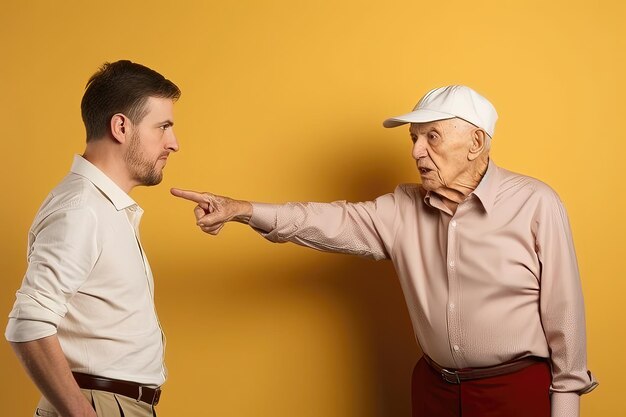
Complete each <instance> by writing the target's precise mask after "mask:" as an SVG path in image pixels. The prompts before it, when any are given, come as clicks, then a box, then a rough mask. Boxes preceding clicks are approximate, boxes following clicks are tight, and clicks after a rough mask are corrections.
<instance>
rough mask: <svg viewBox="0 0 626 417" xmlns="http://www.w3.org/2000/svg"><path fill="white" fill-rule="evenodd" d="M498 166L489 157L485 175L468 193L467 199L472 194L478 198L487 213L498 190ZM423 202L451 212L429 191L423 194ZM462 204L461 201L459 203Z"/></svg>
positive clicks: (449, 212)
mask: <svg viewBox="0 0 626 417" xmlns="http://www.w3.org/2000/svg"><path fill="white" fill-rule="evenodd" d="M497 177H498V167H497V166H496V164H495V163H494V162H493V160H492V159H491V158H489V165H488V166H487V171H486V172H485V175H483V177H482V179H481V180H480V183H478V187H476V189H475V190H474V191H472V192H471V193H470V195H469V196H468V199H470V198H472V194H473V195H474V196H476V198H478V201H480V202H481V204H482V205H483V208H484V209H485V211H486V212H487V214H489V213H490V212H491V210H492V209H493V205H494V202H495V199H496V194H497V192H498V179H497ZM424 203H426V204H427V205H428V206H430V207H433V208H436V209H439V210H443V211H445V212H446V213H448V214H452V212H451V211H450V210H449V209H448V208H447V207H446V206H445V205H444V204H443V202H442V201H441V198H440V197H439V196H438V195H437V194H435V193H431V192H430V191H427V192H426V195H425V196H424ZM461 204H462V203H461Z"/></svg>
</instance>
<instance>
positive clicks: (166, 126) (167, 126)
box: [161, 124, 171, 130]
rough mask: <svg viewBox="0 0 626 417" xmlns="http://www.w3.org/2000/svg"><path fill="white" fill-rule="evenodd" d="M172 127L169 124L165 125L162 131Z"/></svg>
mask: <svg viewBox="0 0 626 417" xmlns="http://www.w3.org/2000/svg"><path fill="white" fill-rule="evenodd" d="M170 126H171V125H169V124H167V125H163V126H161V130H167V129H169V127H170Z"/></svg>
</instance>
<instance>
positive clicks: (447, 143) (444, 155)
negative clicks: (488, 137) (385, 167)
mask: <svg viewBox="0 0 626 417" xmlns="http://www.w3.org/2000/svg"><path fill="white" fill-rule="evenodd" d="M475 129H476V127H475V126H474V125H472V124H471V123H468V122H466V121H464V120H461V119H458V118H454V119H447V120H439V121H435V122H428V123H411V127H410V130H409V132H410V134H411V140H412V141H413V158H415V161H416V162H417V169H418V171H419V174H420V177H421V179H422V187H423V188H424V189H425V190H426V191H432V192H436V193H438V194H442V193H445V191H446V190H451V189H456V188H457V187H455V186H458V184H459V182H461V183H462V182H463V181H462V176H463V175H464V174H467V172H468V170H469V169H470V165H471V161H470V160H469V159H468V154H469V150H470V147H471V146H472V132H473V131H474V130H475Z"/></svg>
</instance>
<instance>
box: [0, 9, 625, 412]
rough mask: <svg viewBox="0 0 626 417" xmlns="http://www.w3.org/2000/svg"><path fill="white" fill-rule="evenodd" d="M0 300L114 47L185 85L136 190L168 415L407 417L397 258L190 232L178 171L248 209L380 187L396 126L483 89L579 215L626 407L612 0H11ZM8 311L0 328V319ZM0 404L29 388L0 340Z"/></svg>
mask: <svg viewBox="0 0 626 417" xmlns="http://www.w3.org/2000/svg"><path fill="white" fill-rule="evenodd" d="M2 3H3V4H2V12H1V13H0V82H1V85H2V89H1V90H2V93H1V94H0V115H1V117H2V125H1V132H2V143H3V144H4V146H3V156H2V163H1V164H0V169H1V171H0V174H1V175H0V178H1V181H2V183H1V186H0V190H1V192H2V204H0V221H1V222H2V223H1V230H2V232H3V236H2V239H0V245H1V249H2V251H1V253H2V255H1V257H0V259H1V265H0V266H1V268H0V270H1V271H2V277H1V280H2V281H1V284H0V288H1V290H0V313H1V315H2V317H6V314H8V312H9V311H10V309H11V306H12V304H13V300H14V292H15V290H16V289H17V288H18V287H19V285H20V282H21V279H22V274H23V271H24V269H25V266H26V260H25V248H26V236H27V231H28V228H29V225H30V223H31V221H32V218H33V215H34V214H35V212H36V210H37V208H38V207H39V204H40V203H41V201H42V200H43V198H44V197H45V195H46V194H47V193H48V191H49V190H50V189H51V188H52V187H53V186H54V185H55V184H56V183H57V182H58V181H59V180H60V179H61V178H62V177H63V176H64V175H65V173H66V172H67V171H68V169H69V166H70V164H71V160H72V154H73V153H80V152H82V150H83V146H84V131H83V126H82V122H81V119H80V110H79V103H80V98H81V96H82V92H83V87H84V84H85V82H86V81H87V79H88V78H89V76H90V75H91V74H92V73H93V72H94V71H95V70H96V69H97V67H98V66H99V65H100V64H101V63H102V62H104V61H107V60H109V61H110V60H117V59H124V58H128V59H131V60H134V61H137V62H140V63H143V64H145V65H148V66H150V67H153V68H155V69H156V70H158V71H159V72H161V73H163V74H164V75H166V76H167V77H168V78H170V79H171V80H173V81H174V82H176V83H177V84H178V85H179V86H180V87H181V89H182V91H183V95H182V99H181V100H180V102H179V103H178V104H177V106H176V132H177V134H178V137H179V139H180V144H181V151H180V153H179V154H177V155H174V156H173V157H172V158H170V161H169V162H168V166H167V168H166V175H165V180H164V182H163V184H161V185H160V186H158V187H154V188H150V189H138V190H136V191H134V192H133V197H134V198H135V199H136V200H137V201H138V202H139V203H140V204H141V205H142V207H143V208H144V209H145V210H146V215H145V217H144V220H143V223H142V240H143V242H144V245H145V247H146V250H147V252H148V255H149V257H150V260H151V263H152V267H153V270H154V273H155V278H156V281H157V304H158V310H159V314H160V318H161V322H162V324H163V326H164V328H165V330H166V333H167V336H168V345H167V364H168V366H169V369H170V378H169V380H168V382H167V384H166V386H165V390H164V395H163V400H162V403H161V404H160V405H159V407H158V408H159V415H160V416H191V415H194V416H195V415H197V416H220V417H230V416H271V417H281V416H284V417H293V416H300V417H305V416H315V417H319V416H324V417H335V416H337V417H339V416H341V417H349V416H354V417H368V416H409V415H410V397H409V377H410V372H411V368H412V366H413V364H414V362H415V360H416V359H417V357H418V355H419V351H418V348H417V346H416V344H415V342H414V340H413V334H412V330H411V325H410V322H409V319H408V314H407V310H406V307H405V305H404V300H403V297H402V294H401V291H400V288H399V285H398V283H397V281H396V279H395V276H394V272H393V268H392V266H391V264H390V263H388V262H379V263H376V262H373V261H368V260H363V259H357V258H351V257H348V256H341V255H330V254H321V253H318V252H314V251H310V250H306V249H302V248H299V247H295V246H292V245H272V244H269V243H266V242H265V241H264V240H263V239H262V238H260V237H259V236H257V235H255V233H253V232H252V231H250V230H248V229H247V228H246V227H243V226H241V225H229V226H227V227H226V228H225V229H224V230H223V232H222V234H221V235H220V236H218V237H217V238H214V237H210V236H208V235H204V234H202V233H201V232H199V231H198V230H196V228H195V227H194V221H193V215H192V206H191V204H186V203H185V202H182V201H178V200H175V199H173V198H171V197H170V196H169V194H168V189H169V187H171V186H179V187H186V188H192V189H201V190H207V191H213V192H216V193H221V194H226V195H231V196H234V197H240V198H247V199H253V200H258V201H272V202H282V201H288V200H318V201H329V200H335V199H348V200H367V199H371V198H373V197H376V196H377V195H380V194H382V193H385V192H388V191H392V190H393V188H394V186H395V185H396V184H397V183H401V182H412V181H415V180H416V179H417V175H416V172H415V167H414V163H413V161H412V159H411V157H410V141H409V138H408V135H407V132H406V129H405V128H399V129H392V130H386V129H383V128H382V127H381V122H382V120H383V119H384V118H386V117H388V116H392V115H397V114H401V113H404V112H406V111H408V110H410V109H411V108H412V106H413V105H414V104H415V102H416V101H417V99H418V98H419V97H420V96H421V95H422V94H423V93H425V92H426V91H427V90H429V89H431V88H433V87H438V86H441V85H446V84H451V83H463V84H467V85H470V86H472V87H473V88H475V89H476V90H478V91H479V92H481V93H482V94H484V95H485V96H486V97H488V98H489V99H490V100H491V101H492V102H493V103H494V104H495V106H496V108H497V109H498V112H499V114H500V120H499V123H498V125H497V129H496V135H495V139H494V145H493V152H492V154H493V158H494V160H495V161H496V162H497V163H498V164H499V165H501V166H503V167H506V168H509V169H512V170H515V171H518V172H523V173H526V174H529V175H532V176H535V177H538V178H540V179H542V180H544V181H546V182H547V183H548V184H550V185H551V186H553V187H554V188H555V189H556V190H557V191H558V192H559V194H560V195H561V197H562V199H563V200H564V202H565V204H566V206H567V208H568V210H569V214H570V218H571V224H572V228H573V232H574V238H575V243H576V247H577V252H578V257H579V263H580V269H581V273H582V280H583V287H584V293H585V297H586V307H587V327H588V337H589V342H588V346H589V366H590V369H592V371H593V372H594V373H595V374H596V375H597V377H598V378H599V380H600V382H601V385H600V387H599V388H598V389H597V390H596V391H595V392H594V393H592V394H590V395H588V396H585V397H584V398H583V403H582V410H583V413H582V414H583V416H585V417H605V416H618V415H625V414H624V410H625V407H624V401H623V388H624V369H626V361H625V359H624V354H623V352H624V343H625V342H626V338H625V336H624V327H625V326H624V325H625V323H624V321H625V320H624V317H625V315H624V310H623V307H624V292H625V291H626V284H625V283H624V279H623V278H624V274H623V272H620V271H623V269H624V268H623V262H624V258H625V256H626V253H625V251H624V235H625V234H626V228H625V226H624V224H625V222H624V221H623V216H624V213H625V212H626V207H625V201H626V200H625V198H624V192H623V190H622V188H623V182H624V175H623V174H624V162H626V161H625V158H624V155H625V154H626V146H625V145H624V141H625V139H626V138H625V137H624V133H623V132H624V127H623V120H624V111H625V110H626V108H625V105H624V97H626V83H625V81H624V74H625V73H626V65H625V58H624V55H625V52H626V45H625V39H626V38H625V36H626V29H625V26H626V25H625V24H624V22H625V21H626V6H625V4H626V3H624V2H623V1H619V0H614V1H602V0H599V1H593V2H592V1H575V0H574V1H572V0H570V1H563V0H558V1H544V0H542V1H525V2H517V1H510V0H476V1H471V2H470V1H457V0H448V1H429V2H425V1H416V0H410V1H396V0H387V1H364V0H346V1H339V0H335V1H327V0H324V1H306V2H304V1H298V0H283V1H273V0H265V1H206V2H185V1H180V2H170V1H154V0H153V1H145V2H133V1H107V2H84V1H64V2H51V1H25V2H9V1H7V0H3V1H2ZM4 322H5V320H4V319H2V320H0V328H4V324H3V323H4ZM0 375H1V377H0V404H2V405H1V407H2V410H3V411H2V412H1V414H2V415H3V416H11V417H14V416H27V415H30V413H32V410H33V407H34V405H35V403H36V401H37V398H38V394H37V391H36V389H35V388H34V386H33V384H32V383H31V382H30V381H29V380H28V378H27V377H26V375H25V373H24V372H23V371H22V370H21V368H20V366H19V365H18V363H17V360H16V359H15V357H14V356H13V354H12V352H11V350H10V347H9V345H8V344H7V343H0Z"/></svg>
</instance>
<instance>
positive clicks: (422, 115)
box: [383, 109, 457, 127]
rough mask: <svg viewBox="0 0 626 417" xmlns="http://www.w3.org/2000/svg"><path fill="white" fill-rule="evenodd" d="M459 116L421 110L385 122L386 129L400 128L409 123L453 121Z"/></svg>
mask: <svg viewBox="0 0 626 417" xmlns="http://www.w3.org/2000/svg"><path fill="white" fill-rule="evenodd" d="M455 117H457V116H455V115H453V114H449V113H442V112H439V111H433V110H426V109H420V110H415V111H412V112H411V113H407V114H403V115H402V116H396V117H391V118H389V119H387V120H385V121H384V122H383V126H384V127H398V126H402V125H405V124H407V123H428V122H434V121H437V120H445V119H453V118H455Z"/></svg>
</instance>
